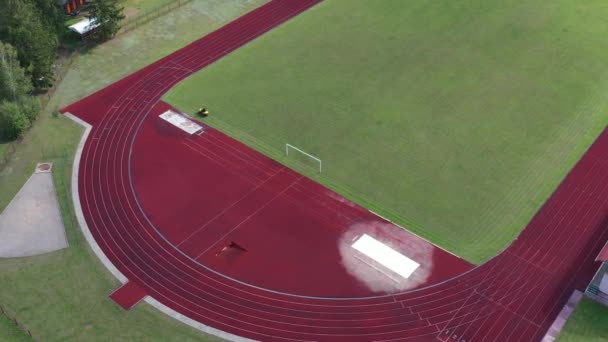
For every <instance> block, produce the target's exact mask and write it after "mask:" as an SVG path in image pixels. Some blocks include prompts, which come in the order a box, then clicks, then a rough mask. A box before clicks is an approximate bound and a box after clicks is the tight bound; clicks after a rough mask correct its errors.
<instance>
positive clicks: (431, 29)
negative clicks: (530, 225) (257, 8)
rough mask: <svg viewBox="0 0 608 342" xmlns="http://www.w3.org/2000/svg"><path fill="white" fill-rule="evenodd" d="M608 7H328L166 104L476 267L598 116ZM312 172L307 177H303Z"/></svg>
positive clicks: (348, 2)
mask: <svg viewBox="0 0 608 342" xmlns="http://www.w3.org/2000/svg"><path fill="white" fill-rule="evenodd" d="M606 17H608V3H607V2H606V1H604V0H590V1H569V0H556V1H545V0H513V1H501V0H468V1H450V0H438V1H423V0H415V1H403V0H383V1H368V0H330V1H325V2H323V3H321V4H320V5H318V6H316V7H314V8H313V9H312V10H310V11H308V12H306V13H304V14H303V15H301V16H299V17H297V18H295V19H294V20H292V21H290V22H288V23H287V24H285V25H283V26H282V27H280V28H278V29H276V30H273V31H272V32H270V33H269V34H266V35H264V36H263V37H261V38H259V39H257V40H256V41H254V42H252V43H250V44H248V45H247V46H245V47H243V48H241V49H239V50H237V51H236V52H235V53H233V54H231V55H230V56H228V57H226V58H224V59H222V60H221V61H219V62H217V63H215V64H214V65H212V66H210V67H209V68H206V69H205V70H203V71H201V72H200V73H198V74H196V75H194V76H193V77H191V78H189V79H188V80H186V81H184V82H182V83H181V84H179V85H178V86H177V87H176V88H175V89H174V90H172V91H171V92H170V93H169V94H168V95H167V96H166V97H165V99H166V100H168V101H169V102H170V103H172V104H173V105H176V106H177V107H179V108H181V109H183V110H184V111H188V112H193V111H194V110H195V108H198V107H199V106H200V105H201V103H202V101H204V104H205V105H206V106H207V108H209V109H210V110H211V116H210V118H208V119H207V122H208V123H210V124H211V125H212V126H216V127H218V128H220V129H221V130H223V131H225V132H227V133H228V134H230V135H232V136H234V137H236V138H237V139H240V140H241V141H244V142H246V143H248V144H250V145H251V146H253V147H254V148H256V149H258V150H260V151H263V152H264V153H266V154H269V155H270V156H271V157H273V158H276V159H279V160H280V161H283V162H287V163H288V165H291V166H296V167H297V165H296V164H295V163H292V162H291V161H290V160H286V159H284V158H282V157H281V156H282V154H283V149H284V144H285V143H286V142H288V143H291V144H293V145H296V146H298V147H300V148H302V149H304V150H305V151H307V152H309V153H312V154H314V155H316V156H318V157H320V158H321V159H322V160H323V163H324V173H323V177H322V178H320V179H319V180H320V181H321V182H322V183H323V184H326V185H328V186H330V187H332V188H334V189H336V190H338V191H339V192H340V193H342V194H344V195H346V196H347V197H349V198H351V199H353V200H355V201H356V202H358V203H361V204H363V205H365V206H367V207H370V208H372V209H374V210H376V211H378V212H379V213H381V214H382V215H383V216H387V217H389V218H391V219H393V220H394V221H396V222H397V223H400V224H402V225H404V226H406V227H407V228H408V229H410V230H411V231H413V232H415V233H417V234H419V235H421V236H423V237H425V238H427V239H430V240H431V241H433V242H434V243H436V244H438V245H440V246H442V247H444V248H446V249H448V250H450V251H452V252H454V253H456V254H457V255H460V256H462V257H464V258H466V259H467V260H469V261H472V262H476V263H479V262H481V261H483V260H486V259H487V258H489V257H491V256H493V255H495V254H496V253H497V252H498V251H499V250H501V249H502V248H504V247H505V246H506V245H507V244H509V242H510V241H512V239H513V238H514V237H515V236H516V235H517V234H518V233H519V232H520V231H521V229H522V228H523V227H524V226H525V224H526V223H527V222H528V221H529V220H530V218H531V217H532V215H533V214H534V213H535V212H536V211H537V210H538V209H539V207H540V206H541V204H542V203H543V202H544V201H545V200H546V198H547V197H548V196H549V194H550V193H551V192H552V191H553V190H554V189H555V187H556V186H557V185H558V183H559V181H560V180H561V179H563V177H564V176H565V174H566V173H567V171H568V170H569V169H570V168H571V167H572V166H573V164H574V162H575V161H576V160H577V159H578V158H579V157H580V156H581V154H582V153H583V151H584V150H585V148H586V147H587V146H589V145H590V143H591V142H592V140H593V139H594V137H596V136H597V135H598V133H599V132H600V131H601V130H602V129H603V128H604V127H605V125H606V123H607V122H608V107H607V105H608V83H607V82H608V78H607V77H606V76H608V40H606V39H605V37H606V36H607V34H608V21H606V20H605V18H606ZM307 174H309V175H312V174H313V173H312V172H307Z"/></svg>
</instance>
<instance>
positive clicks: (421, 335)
mask: <svg viewBox="0 0 608 342" xmlns="http://www.w3.org/2000/svg"><path fill="white" fill-rule="evenodd" d="M317 2H318V0H299V1H298V0H274V1H271V2H270V3H268V4H267V5H264V6H262V7H260V8H258V9H256V10H254V11H252V12H251V13H249V14H247V15H245V16H243V17H241V18H239V19H237V20H236V21H234V22H232V23H230V24H228V25H226V26H224V27H223V28H221V29H219V30H218V31H215V32H213V33H211V34H209V35H208V36H206V37H204V38H202V39H201V40H199V41H197V42H194V43H193V44H191V45H189V46H187V47H186V48H184V49H182V50H179V51H177V52H175V53H174V54H172V55H170V56H167V57H165V58H163V59H162V60H160V61H158V62H156V63H154V64H152V65H150V66H148V67H146V68H144V69H142V70H141V71H139V72H137V73H135V74H133V75H131V76H128V77H127V78H125V79H123V80H121V81H119V82H117V83H116V84H114V85H112V86H110V87H108V88H106V89H103V90H101V91H99V92H98V93H96V94H93V95H91V96H89V97H87V98H85V99H84V100H82V101H80V102H77V103H75V104H73V105H71V106H69V107H67V108H65V109H64V111H65V112H71V113H74V114H75V115H77V116H79V117H80V118H82V119H83V120H85V121H87V122H89V123H90V124H91V125H93V129H92V131H91V133H90V135H89V137H88V140H87V142H86V145H85V147H84V150H83V153H82V158H81V160H80V169H79V170H80V171H79V184H78V188H79V194H80V198H81V206H82V210H83V213H84V217H85V219H86V222H87V224H88V226H89V229H90V230H91V232H92V234H93V236H94V237H95V239H96V241H97V242H98V244H99V246H100V247H101V249H102V250H103V252H104V253H105V254H106V256H107V257H108V258H109V259H110V260H111V261H112V263H113V264H114V265H115V266H116V267H117V268H118V269H119V270H120V271H121V272H122V273H123V274H124V275H125V276H126V277H127V278H128V279H129V280H130V281H134V282H136V283H137V284H138V285H139V286H140V287H141V288H142V289H144V290H145V291H146V293H147V294H148V295H150V296H152V297H153V298H155V299H156V300H158V301H159V302H161V303H163V304H164V305H166V306H168V307H170V308H171V309H173V310H175V311H177V312H179V313H181V314H183V315H185V316H188V317H190V318H192V319H194V320H196V321H198V322H201V323H204V324H207V325H209V326H212V327H215V328H217V329H220V330H223V331H227V332H230V333H233V334H235V335H239V336H244V337H248V338H252V339H257V340H264V341H270V340H276V341H319V340H323V341H403V340H414V341H426V340H428V341H436V340H442V341H517V340H521V341H534V340H540V339H541V338H542V336H543V334H544V333H545V332H546V330H547V329H548V327H549V325H550V324H551V322H552V321H553V320H554V318H555V317H556V315H557V313H558V312H559V310H560V309H561V307H562V305H563V304H564V303H565V302H566V300H567V298H568V297H569V296H570V294H571V292H572V290H573V289H582V288H584V285H585V283H586V282H587V281H588V280H589V279H590V277H591V276H592V275H593V272H594V268H595V267H596V265H595V264H594V262H593V259H594V257H595V256H596V255H597V253H598V252H599V251H600V249H601V248H602V246H603V244H604V242H605V241H606V238H608V230H607V229H606V227H607V217H606V213H607V208H608V207H607V201H608V133H607V132H604V133H602V134H601V135H600V137H599V138H598V139H597V141H596V142H595V144H594V145H593V146H592V147H591V148H590V150H589V151H588V152H587V153H586V154H585V156H584V157H583V158H582V159H581V160H580V161H579V163H578V164H577V165H576V166H575V168H574V169H573V170H572V171H571V172H570V174H569V175H568V177H567V178H566V179H565V180H564V182H563V183H562V184H561V185H560V187H559V188H558V189H557V190H556V192H555V193H554V194H553V195H552V196H551V198H550V199H549V200H548V201H547V203H546V204H545V205H544V206H543V208H542V209H541V210H540V211H539V212H538V214H537V215H536V216H535V217H534V219H533V220H532V221H531V222H530V224H529V225H528V226H527V227H526V229H525V230H524V231H523V232H522V234H521V235H520V236H519V237H518V239H517V240H516V241H515V242H514V243H513V244H512V245H511V246H510V247H509V248H507V249H506V250H505V251H504V252H502V253H501V254H500V255H498V256H497V257H495V258H493V259H492V260H490V261H488V262H487V263H485V264H483V265H481V266H479V267H477V268H475V269H474V270H472V271H469V272H467V273H465V274H462V275H460V276H458V277H455V278H453V279H451V280H449V281H446V282H442V283H440V284H436V285H434V286H429V287H426V288H423V289H418V290H415V291H410V292H405V293H401V294H396V295H387V296H380V297H372V298H350V299H332V298H310V297H301V296H293V295H288V294H280V293H276V292H271V291H266V290H264V289H259V288H254V287H251V286H248V285H246V284H242V283H239V282H236V281H233V280H230V279H228V278H226V277H223V276H221V275H218V274H216V273H214V272H212V271H210V270H208V269H206V268H204V267H202V266H201V265H199V264H198V263H196V262H194V261H192V260H191V259H190V258H188V257H187V256H185V255H184V254H182V253H181V252H179V250H177V249H176V248H175V247H174V246H173V245H171V244H170V243H168V242H167V241H166V240H165V239H164V238H163V237H162V236H161V235H160V234H158V232H157V231H156V229H155V228H154V227H153V226H152V224H151V223H150V222H149V221H148V218H147V216H146V214H145V213H144V212H142V210H141V208H140V207H139V205H138V202H137V201H136V198H135V194H134V190H133V188H132V185H131V182H130V153H131V149H132V145H133V142H134V139H135V136H136V133H137V131H138V128H139V126H140V125H141V124H142V123H143V121H144V119H145V118H146V116H147V115H148V113H149V111H150V109H151V108H152V107H153V106H154V105H155V104H156V103H157V102H158V101H159V100H160V97H161V96H162V95H163V94H164V93H165V92H166V91H168V90H169V89H170V88H171V87H173V86H174V85H175V84H177V83H178V82H179V81H180V80H182V79H184V78H185V77H187V76H189V75H191V74H192V73H193V72H195V71H197V70H200V69H201V68H203V67H205V66H207V65H209V64H211V63H213V62H214V61H216V60H217V59H219V58H221V57H222V56H224V55H226V54H228V53H230V52H231V51H234V50H235V49H236V48H238V47H239V46H242V45H243V44H246V43H247V42H249V41H251V40H252V39H254V38H256V37H258V36H259V35H261V34H263V33H264V32H267V31H268V30H270V29H272V28H274V27H276V26H277V25H279V24H281V23H283V22H284V21H286V20H288V19H289V18H291V17H293V16H295V15H297V14H298V13H300V12H302V11H304V10H306V9H308V8H309V7H311V6H313V5H314V4H316V3H317Z"/></svg>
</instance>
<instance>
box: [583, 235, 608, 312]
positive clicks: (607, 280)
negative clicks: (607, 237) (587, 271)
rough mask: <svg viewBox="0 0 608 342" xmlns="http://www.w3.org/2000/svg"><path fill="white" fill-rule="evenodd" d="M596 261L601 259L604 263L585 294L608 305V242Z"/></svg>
mask: <svg viewBox="0 0 608 342" xmlns="http://www.w3.org/2000/svg"><path fill="white" fill-rule="evenodd" d="M595 261H599V262H601V263H602V264H601V265H600V267H599V269H598V270H597V272H596V273H595V276H594V277H593V279H592V280H591V282H590V283H589V286H587V290H586V291H585V295H587V297H589V298H591V299H593V300H595V301H597V302H600V303H602V304H604V305H606V306H608V242H606V245H604V248H603V249H602V251H601V252H600V254H599V255H598V256H597V258H596V259H595Z"/></svg>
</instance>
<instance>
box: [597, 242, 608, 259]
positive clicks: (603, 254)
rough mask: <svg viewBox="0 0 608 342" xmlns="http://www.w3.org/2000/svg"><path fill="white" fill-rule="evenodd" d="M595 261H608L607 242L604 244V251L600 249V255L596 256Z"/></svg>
mask: <svg viewBox="0 0 608 342" xmlns="http://www.w3.org/2000/svg"><path fill="white" fill-rule="evenodd" d="M596 260H597V261H608V242H606V245H604V249H602V251H601V252H600V254H599V255H598V256H597V259H596Z"/></svg>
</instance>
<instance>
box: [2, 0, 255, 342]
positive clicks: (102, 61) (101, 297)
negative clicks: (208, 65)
mask: <svg viewBox="0 0 608 342" xmlns="http://www.w3.org/2000/svg"><path fill="white" fill-rule="evenodd" d="M265 2H266V1H265V0H254V1H249V0H214V1H204V2H202V1H194V2H191V3H189V4H187V5H185V6H183V7H181V8H179V9H177V10H176V11H175V12H172V13H170V14H168V15H166V16H163V17H161V18H159V19H157V20H154V21H152V22H150V23H148V24H146V25H143V26H141V27H139V28H138V29H137V30H134V31H132V32H129V33H127V34H125V35H122V36H120V37H118V38H116V39H114V40H112V41H110V42H107V43H105V44H103V45H101V46H98V47H96V48H94V49H92V50H90V51H88V52H87V54H85V55H83V56H80V57H79V59H77V60H76V61H75V63H74V65H73V68H72V69H71V70H70V71H69V72H68V73H67V74H66V75H65V77H64V78H63V82H62V83H61V84H60V86H59V87H58V89H57V91H56V92H55V94H54V97H53V98H52V100H51V102H50V104H49V106H48V107H47V109H46V110H45V111H44V112H43V113H41V115H40V117H39V118H38V120H37V121H36V122H35V124H34V127H33V128H32V129H31V130H30V131H29V132H28V133H27V134H26V136H25V137H24V139H23V140H22V141H21V142H18V143H13V144H14V145H13V146H15V147H16V152H15V153H14V154H13V156H12V158H11V159H10V161H9V163H8V164H7V165H6V166H5V167H4V168H3V169H2V170H0V210H3V209H4V208H5V207H6V205H7V204H8V203H9V201H10V200H11V199H12V197H13V196H14V195H15V194H16V192H17V191H18V190H19V188H20V187H21V186H22V185H23V183H24V182H25V181H26V180H27V178H28V177H29V176H30V175H31V173H32V172H33V170H34V166H35V164H36V163H38V162H41V161H52V162H54V168H53V172H54V180H55V185H56V187H57V193H58V197H59V200H60V204H61V210H62V214H63V219H64V222H65V225H66V233H67V236H68V240H69V243H70V247H69V248H68V249H66V250H63V251H59V252H55V253H51V254H47V255H42V256H38V257H31V258H19V259H0V288H1V289H2V290H1V291H0V304H1V305H2V306H4V307H5V308H6V309H8V310H10V312H11V313H12V314H14V316H15V317H17V318H18V319H19V321H20V322H21V323H23V324H24V325H25V326H26V327H27V328H28V329H29V330H30V331H31V332H32V335H33V337H34V338H35V339H38V340H42V341H66V340H70V341H93V340H97V341H194V340H204V341H215V340H217V339H216V338H213V337H210V336H206V335H203V334H201V333H200V332H198V331H195V330H193V329H190V328H188V327H186V326H184V325H183V324H181V323H179V322H177V321H175V320H173V319H171V318H168V317H167V316H165V315H164V314H161V313H160V312H158V311H157V310H156V309H153V308H152V307H150V306H148V305H146V304H143V303H142V304H139V305H138V306H137V307H136V308H134V309H133V310H132V311H131V312H125V311H123V310H122V309H119V308H118V306H116V305H115V304H113V303H112V302H111V301H110V300H109V299H108V298H107V295H108V294H109V293H110V292H111V291H112V290H114V289H115V288H116V287H117V286H118V282H117V281H116V280H115V279H114V278H113V277H112V276H111V275H110V274H109V273H108V272H107V271H106V270H105V268H104V267H103V266H102V265H101V264H100V263H99V261H98V259H97V258H96V257H95V256H94V255H93V254H92V252H91V251H90V249H89V247H88V245H87V244H86V241H85V240H84V238H83V236H82V235H81V233H80V230H79V228H78V226H77V223H76V220H75V217H74V210H73V208H72V203H71V198H70V192H69V184H70V177H71V166H72V160H73V156H74V151H75V148H76V146H77V144H78V141H79V139H80V136H81V134H82V128H81V127H80V126H78V125H77V124H75V123H73V122H72V121H71V120H69V119H67V118H65V117H62V116H59V117H54V116H53V115H52V114H51V113H52V112H53V111H54V110H55V109H57V108H59V107H62V106H65V105H67V104H69V103H71V102H73V101H76V100H78V99H79V98H81V97H83V96H85V95H87V94H89V93H92V92H93V91H95V90H98V89H101V88H102V87H104V86H106V85H108V84H110V83H112V82H114V81H116V80H118V79H120V78H121V77H123V76H125V75H127V74H129V73H131V72H133V71H136V70H137V69H139V68H141V67H143V66H145V65H147V64H149V63H151V62H153V61H155V60H157V59H159V58H161V57H163V56H164V55H166V54H168V53H170V52H172V51H174V50H177V49H178V48H180V47H182V46H184V45H186V44H187V43H189V42H191V41H193V40H195V39H197V38H199V37H201V36H203V35H204V34H206V33H208V32H211V31H212V30H214V29H216V28H218V27H220V26H221V25H223V24H225V23H227V22H228V21H230V20H231V19H234V18H236V17H238V16H239V15H241V14H243V13H245V12H247V11H249V10H251V9H253V8H254V7H256V6H259V5H261V4H262V3H265ZM201 18H204V20H202V21H201V20H200V19H201ZM193 21H196V22H197V25H195V26H192V25H185V24H184V23H190V22H193ZM0 146H2V148H6V146H7V145H0ZM2 337H3V336H2V335H1V334H0V340H4V339H3V338H2Z"/></svg>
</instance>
